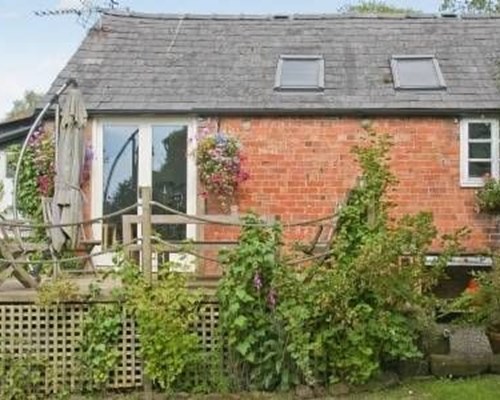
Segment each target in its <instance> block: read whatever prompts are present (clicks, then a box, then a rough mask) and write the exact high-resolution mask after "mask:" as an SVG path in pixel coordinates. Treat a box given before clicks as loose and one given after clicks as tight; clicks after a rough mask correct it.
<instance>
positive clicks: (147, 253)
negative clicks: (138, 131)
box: [141, 187, 153, 400]
mask: <svg viewBox="0 0 500 400" xmlns="http://www.w3.org/2000/svg"><path fill="white" fill-rule="evenodd" d="M151 192H152V190H151V187H142V188H141V199H142V216H141V222H142V223H141V225H142V226H141V228H142V252H141V258H142V271H143V274H144V278H145V279H146V282H148V284H149V285H152V284H153V263H152V256H153V253H152V246H151V233H152V227H151V194H152V193H151ZM143 382H144V399H145V400H152V399H153V385H152V382H151V380H150V379H149V378H148V377H147V376H146V375H145V374H144V375H143Z"/></svg>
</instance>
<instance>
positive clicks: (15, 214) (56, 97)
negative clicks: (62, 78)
mask: <svg viewBox="0 0 500 400" xmlns="http://www.w3.org/2000/svg"><path fill="white" fill-rule="evenodd" d="M71 85H73V86H77V83H76V80H74V79H68V80H67V81H66V82H65V83H64V85H63V86H62V87H61V88H60V89H59V90H58V91H57V92H56V94H55V95H54V96H52V98H51V99H50V100H49V102H48V103H47V104H46V105H45V107H43V108H42V111H40V113H39V114H38V116H37V117H36V119H35V121H34V122H33V125H31V128H30V130H29V132H28V135H27V136H26V139H25V140H24V143H23V146H22V147H21V152H20V153H19V158H18V160H17V164H16V172H15V174H14V183H13V186H14V187H13V188H12V216H13V218H14V220H16V221H17V220H18V216H19V215H18V209H17V187H18V184H19V171H20V170H21V163H22V160H23V156H24V153H25V152H26V148H27V147H28V142H29V140H30V138H31V136H33V133H35V130H36V128H37V127H38V125H39V124H40V122H41V121H42V118H43V117H44V116H45V114H46V113H47V111H48V110H49V108H50V107H51V106H52V105H53V104H54V103H56V102H57V101H58V100H59V97H60V96H61V94H63V93H64V91H65V90H66V89H67V88H68V87H70V86H71ZM17 235H18V236H20V235H19V229H17Z"/></svg>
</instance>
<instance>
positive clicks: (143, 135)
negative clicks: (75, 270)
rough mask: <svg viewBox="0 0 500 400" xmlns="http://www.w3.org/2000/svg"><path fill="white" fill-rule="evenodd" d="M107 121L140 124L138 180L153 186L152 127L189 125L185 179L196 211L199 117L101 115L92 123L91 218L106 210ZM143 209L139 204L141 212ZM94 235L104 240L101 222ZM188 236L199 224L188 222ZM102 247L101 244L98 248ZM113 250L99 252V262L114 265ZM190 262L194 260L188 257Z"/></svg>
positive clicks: (189, 208) (188, 200) (189, 200)
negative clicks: (105, 138)
mask: <svg viewBox="0 0 500 400" xmlns="http://www.w3.org/2000/svg"><path fill="white" fill-rule="evenodd" d="M104 125H136V126H137V127H138V128H139V165H141V167H142V168H139V175H138V180H139V182H138V184H139V187H141V186H152V177H153V174H152V172H150V173H148V172H147V171H152V157H151V156H150V155H149V154H148V153H147V149H151V143H152V142H151V140H152V127H153V126H157V125H184V126H187V129H188V137H187V140H188V143H187V173H186V174H187V182H186V185H187V187H186V197H187V198H186V213H187V214H196V211H197V210H196V206H197V182H198V175H197V170H196V160H195V158H194V156H193V154H194V149H195V147H196V132H197V124H196V118H182V117H169V118H165V117H143V118H137V117H99V118H96V119H94V121H93V127H92V148H93V151H94V157H93V160H92V181H91V188H92V189H91V190H92V199H91V215H92V218H93V219H94V218H100V217H102V215H103V214H102V213H103V190H102V186H103V170H104V168H103V167H104V164H103V151H102V150H103V133H104V129H103V128H104ZM140 213H141V209H140V207H139V208H138V214H140ZM92 233H93V237H94V239H97V240H102V223H96V224H94V225H93V226H92ZM186 239H192V240H195V239H196V225H194V224H187V225H186ZM96 251H99V248H96ZM112 256H113V255H112V254H109V255H107V254H106V255H103V256H98V257H96V259H95V261H94V262H95V264H96V265H112ZM173 258H174V257H173ZM189 261H190V262H191V260H189Z"/></svg>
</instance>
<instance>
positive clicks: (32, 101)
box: [5, 90, 43, 121]
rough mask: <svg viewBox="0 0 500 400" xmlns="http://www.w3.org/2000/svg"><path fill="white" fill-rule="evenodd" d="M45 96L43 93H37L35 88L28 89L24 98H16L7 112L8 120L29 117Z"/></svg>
mask: <svg viewBox="0 0 500 400" xmlns="http://www.w3.org/2000/svg"><path fill="white" fill-rule="evenodd" d="M42 98H43V94H41V93H37V92H35V91H34V90H26V91H25V92H24V95H23V98H22V99H18V100H15V101H14V102H13V103H12V109H11V110H10V111H9V112H8V113H7V116H6V118H5V120H6V121H12V120H14V119H19V118H24V117H29V116H30V115H32V114H33V112H34V111H35V109H36V107H37V105H38V103H40V101H41V100H42Z"/></svg>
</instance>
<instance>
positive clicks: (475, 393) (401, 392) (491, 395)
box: [348, 375, 500, 400]
mask: <svg viewBox="0 0 500 400" xmlns="http://www.w3.org/2000/svg"><path fill="white" fill-rule="evenodd" d="M348 398H349V397H348ZM350 398H352V399H353V400H354V399H356V400H358V399H359V400H396V399H397V400H407V399H432V400H434V399H435V400H462V399H463V400H490V399H491V400H494V399H500V375H490V376H482V377H478V378H471V379H460V380H448V379H447V380H436V379H432V380H425V381H420V382H417V381H413V382H408V383H403V384H402V385H401V386H399V387H398V388H395V389H391V390H387V391H382V392H378V393H369V394H360V395H356V396H351V397H350Z"/></svg>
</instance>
